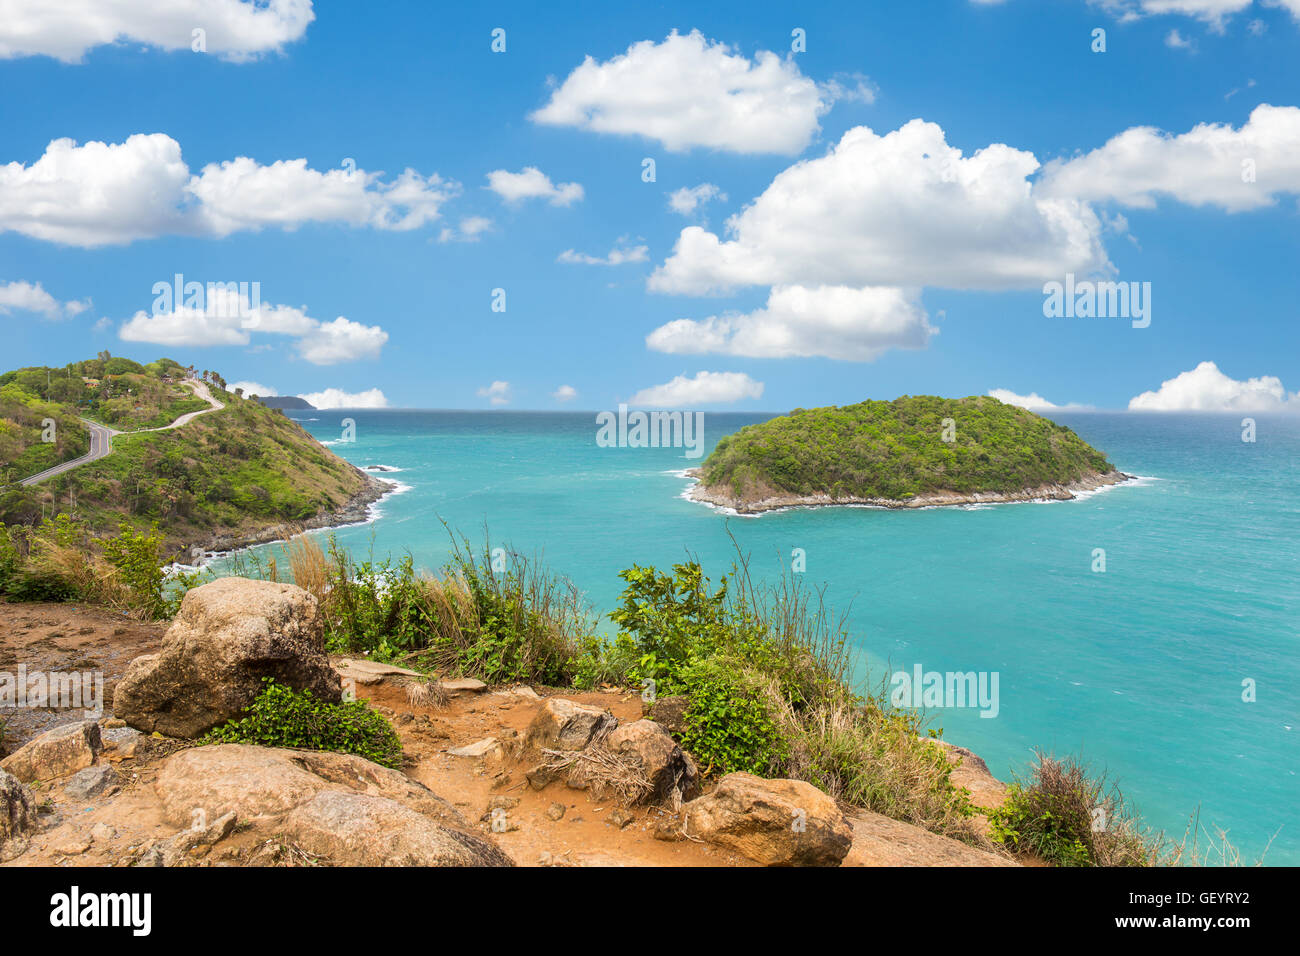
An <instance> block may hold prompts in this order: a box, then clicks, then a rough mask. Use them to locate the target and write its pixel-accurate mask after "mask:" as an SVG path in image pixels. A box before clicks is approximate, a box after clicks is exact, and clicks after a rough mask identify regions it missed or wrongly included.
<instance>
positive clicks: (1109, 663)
mask: <svg viewBox="0 0 1300 956" xmlns="http://www.w3.org/2000/svg"><path fill="white" fill-rule="evenodd" d="M299 414H300V415H302V416H303V419H305V420H303V425H304V427H305V428H307V429H308V430H309V431H310V432H311V433H312V434H313V435H315V436H316V437H317V438H319V439H321V440H322V441H327V442H330V443H331V446H332V448H333V449H334V450H335V451H336V452H338V453H339V454H341V455H343V456H344V457H346V458H347V459H348V460H350V461H352V462H354V463H355V464H357V465H359V466H361V467H366V466H371V465H383V466H387V467H389V468H393V469H397V470H395V471H392V472H388V473H381V477H386V478H388V479H390V480H395V481H399V482H400V486H399V487H400V488H401V491H400V493H398V494H394V495H391V496H389V497H388V498H386V499H385V500H384V501H383V502H382V503H381V504H380V505H379V507H378V515H377V517H376V518H375V520H374V521H372V522H371V523H370V524H367V525H359V526H353V527H349V528H343V529H339V530H337V531H336V532H335V533H336V534H337V536H338V539H339V541H340V542H341V543H343V544H344V545H345V546H347V547H349V548H350V549H352V550H353V551H354V553H358V554H365V553H366V552H368V551H369V550H370V549H372V548H373V550H374V552H375V554H376V555H378V556H384V555H388V554H392V555H395V556H396V555H400V554H402V553H404V552H408V551H409V552H410V553H411V554H412V555H413V556H414V558H415V561H416V563H417V565H419V566H423V567H428V568H431V569H436V568H438V567H440V566H441V565H442V564H443V562H444V561H445V560H446V557H447V554H448V550H449V547H448V537H447V533H446V531H445V530H444V528H443V526H442V524H441V521H446V522H447V523H448V524H449V525H450V526H451V527H452V528H454V529H456V530H457V531H459V532H461V533H463V534H465V535H467V536H468V537H469V538H470V540H471V541H472V542H474V543H475V544H476V545H480V544H481V543H482V540H483V534H484V529H485V528H487V529H488V530H490V532H491V536H492V542H493V545H494V546H495V545H507V546H509V547H511V548H513V549H515V550H518V551H521V552H524V553H527V554H530V555H531V554H538V555H541V556H542V557H544V559H545V560H546V562H547V564H548V565H549V566H550V567H551V568H553V569H554V570H556V571H559V572H561V573H563V574H565V575H567V576H568V577H569V578H571V579H572V580H573V581H575V582H576V583H577V584H578V585H579V586H580V587H581V588H582V589H583V590H584V591H585V592H586V594H587V596H588V598H589V599H590V601H591V602H592V604H593V605H594V606H595V607H596V608H597V609H599V610H602V611H608V610H609V609H610V608H611V607H612V606H613V604H614V603H615V600H616V598H617V596H618V594H619V592H620V590H621V587H620V585H621V583H622V582H621V581H620V580H619V579H618V577H617V576H616V575H617V572H618V571H619V570H620V569H622V568H625V567H628V566H630V565H632V564H633V563H638V564H642V565H646V564H654V565H657V566H659V567H661V568H662V567H667V566H668V565H670V564H672V563H673V562H677V561H680V560H683V559H685V558H687V557H688V556H697V557H698V558H699V559H700V560H701V561H702V562H703V563H704V565H705V567H706V570H707V571H708V572H709V573H710V574H711V576H713V577H714V578H715V579H716V577H717V575H719V574H721V573H724V572H725V571H726V570H727V569H728V568H729V567H730V565H731V562H732V561H733V559H734V557H735V550H734V546H733V544H732V542H731V539H730V537H729V535H728V531H730V533H731V534H733V535H734V536H735V538H736V540H737V541H738V542H739V543H740V545H741V547H742V548H743V549H744V550H745V551H746V552H748V553H749V554H750V555H751V558H752V562H753V565H752V566H753V570H754V572H755V573H757V574H759V575H763V574H773V575H775V574H776V573H779V569H780V567H781V562H782V561H785V562H788V561H789V560H790V555H791V553H792V549H795V548H801V549H803V552H804V554H805V560H806V571H805V574H806V577H807V579H808V582H809V583H811V584H816V585H818V586H824V587H825V589H826V597H827V601H828V603H829V604H831V605H832V606H834V607H836V608H848V609H849V612H850V613H849V623H850V626H851V630H852V634H853V638H852V640H853V643H854V645H855V648H856V649H857V650H858V651H859V652H860V659H859V674H860V676H861V677H863V678H865V679H867V680H869V681H870V682H872V683H873V684H875V683H878V682H879V681H880V680H881V679H882V678H883V677H887V676H888V675H889V674H890V673H892V672H895V671H899V670H904V671H907V672H909V673H910V672H911V671H912V670H913V668H914V667H915V666H916V665H918V664H919V665H921V666H922V668H923V669H924V670H925V671H939V672H948V671H955V672H968V671H975V672H986V673H989V674H992V673H994V672H996V673H997V675H998V690H999V693H998V712H997V715H996V716H995V717H981V716H980V711H979V710H978V709H975V708H970V707H946V708H932V709H929V711H928V712H929V714H930V715H931V717H932V722H933V725H934V726H941V727H942V728H943V729H944V736H945V738H946V739H949V740H951V741H953V742H955V743H958V744H961V745H963V746H966V747H969V748H971V749H972V750H974V751H976V752H977V753H979V754H980V755H981V756H983V757H984V759H985V760H986V761H987V762H988V764H989V767H990V768H991V769H992V771H993V772H994V773H995V774H996V775H997V776H999V777H1001V778H1002V779H1010V778H1011V777H1012V775H1013V774H1014V773H1018V772H1019V773H1023V772H1025V771H1026V770H1027V768H1028V765H1029V761H1030V759H1031V758H1032V755H1033V750H1034V748H1035V747H1041V748H1045V749H1047V750H1049V751H1054V752H1056V753H1058V754H1066V753H1073V754H1081V755H1082V756H1083V757H1084V758H1085V760H1087V761H1088V762H1090V763H1091V764H1092V765H1094V766H1095V767H1098V768H1104V769H1106V770H1107V771H1108V773H1109V774H1110V775H1111V776H1112V777H1113V778H1115V779H1117V780H1118V781H1119V783H1120V785H1121V786H1122V788H1123V790H1124V792H1125V794H1126V795H1127V796H1128V797H1129V798H1130V799H1131V800H1133V801H1134V802H1135V803H1136V805H1137V806H1138V808H1139V809H1140V811H1141V812H1142V814H1143V816H1144V818H1145V819H1146V820H1147V821H1148V822H1149V823H1151V824H1153V825H1155V826H1157V827H1160V828H1163V829H1165V830H1167V831H1169V832H1170V833H1171V834H1172V835H1174V836H1175V837H1178V838H1181V836H1182V834H1183V833H1184V830H1185V828H1186V826H1187V822H1188V819H1189V817H1190V815H1191V814H1192V813H1193V812H1195V811H1197V810H1198V809H1199V812H1200V821H1201V824H1202V826H1204V827H1207V828H1209V827H1220V828H1222V829H1224V830H1226V831H1227V832H1228V835H1229V839H1230V840H1231V841H1232V842H1233V843H1234V844H1235V845H1236V846H1237V847H1238V848H1239V849H1240V850H1241V851H1242V855H1243V858H1244V859H1246V860H1248V861H1253V860H1254V859H1255V858H1257V857H1258V856H1259V855H1260V854H1261V853H1263V852H1264V849H1265V846H1266V845H1267V844H1268V843H1269V841H1270V840H1272V845H1271V848H1270V849H1269V850H1268V852H1267V855H1266V856H1265V857H1264V861H1265V863H1271V864H1300V809H1298V808H1300V799H1298V798H1300V777H1298V776H1297V766H1298V764H1300V760H1298V759H1297V758H1300V703H1298V701H1300V637H1298V636H1297V634H1298V631H1300V613H1298V612H1300V498H1298V497H1297V494H1296V476H1297V475H1298V474H1300V419H1298V418H1295V417H1267V416H1256V419H1257V436H1256V438H1257V440H1256V441H1255V442H1253V443H1248V442H1243V441H1242V427H1241V416H1240V415H1236V416H1225V415H1134V414H1103V413H1089V414H1057V415H1054V416H1053V417H1054V418H1055V419H1056V420H1058V421H1059V422H1061V423H1062V424H1065V425H1068V426H1070V427H1071V428H1073V429H1074V430H1075V431H1077V432H1078V433H1079V434H1080V435H1081V436H1082V437H1083V438H1084V439H1085V440H1086V441H1088V442H1090V443H1091V444H1093V445H1095V446H1096V447H1098V448H1099V449H1101V450H1103V451H1104V452H1105V453H1106V454H1107V455H1108V456H1109V457H1110V459H1111V460H1112V461H1113V462H1114V463H1115V464H1116V465H1117V466H1118V467H1119V468H1120V469H1121V470H1123V471H1125V472H1128V473H1130V474H1135V475H1139V476H1142V480H1141V481H1138V482H1134V483H1129V484H1126V485H1123V486H1120V487H1117V488H1113V489H1110V490H1107V491H1103V492H1101V493H1097V494H1094V495H1092V496H1090V497H1086V498H1082V499H1079V500H1075V501H1070V502H1052V503H1031V504H1010V505H991V506H979V507H972V508H956V509H954V508H944V509H928V510H918V511H906V512H900V511H886V510H880V509H868V508H821V509H793V510H789V511H783V512H779V513H772V514H768V515H764V516H762V517H758V518H743V517H736V516H729V515H727V514H725V513H722V512H720V511H717V510H714V509H710V508H708V507H706V506H704V505H700V504H696V503H692V502H689V501H687V500H684V499H683V498H682V497H681V495H682V492H683V491H684V489H685V488H686V486H687V481H686V479H684V478H683V477H681V471H682V469H684V468H687V467H690V466H691V465H692V464H695V463H696V462H695V461H694V460H690V459H687V458H686V457H685V453H684V451H683V450H682V449H650V448H646V449H634V448H601V447H598V446H597V444H596V431H597V429H596V425H595V418H594V413H542V412H537V413H524V412H439V411H401V410H383V411H366V410H351V411H321V412H309V413H305V414H303V413H299ZM766 417H768V416H766V415H743V414H710V415H707V416H706V420H705V438H706V441H705V449H706V453H707V450H708V449H709V448H711V447H712V445H713V444H714V443H715V442H716V441H717V439H718V438H720V437H721V436H723V435H725V434H728V433H729V432H732V431H734V430H736V429H737V428H739V427H741V426H742V425H744V424H748V423H750V422H755V421H760V420H762V419H764V418H766ZM343 418H352V419H354V420H355V422H356V440H355V441H354V442H350V443H346V442H338V441H337V439H338V438H339V437H340V435H341V431H342V427H341V420H342V419H343ZM1095 549H1104V552H1105V571H1104V572H1099V571H1096V570H1094V567H1095V566H1096V558H1095ZM1248 686H1253V689H1254V700H1253V701H1247V700H1245V699H1243V696H1250V695H1249V694H1247V689H1248Z"/></svg>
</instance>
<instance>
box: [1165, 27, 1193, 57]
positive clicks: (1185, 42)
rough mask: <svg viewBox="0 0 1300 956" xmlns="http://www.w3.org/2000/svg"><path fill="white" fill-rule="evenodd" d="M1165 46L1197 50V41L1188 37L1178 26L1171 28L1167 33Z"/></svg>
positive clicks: (1175, 48) (1174, 48)
mask: <svg viewBox="0 0 1300 956" xmlns="http://www.w3.org/2000/svg"><path fill="white" fill-rule="evenodd" d="M1165 46H1167V47H1169V48H1170V49H1173V50H1189V51H1193V52H1194V51H1195V50H1196V41H1195V40H1191V39H1188V38H1187V37H1185V36H1183V35H1182V33H1180V32H1179V30H1178V28H1177V27H1175V28H1174V29H1172V30H1170V31H1169V32H1168V33H1167V34H1165Z"/></svg>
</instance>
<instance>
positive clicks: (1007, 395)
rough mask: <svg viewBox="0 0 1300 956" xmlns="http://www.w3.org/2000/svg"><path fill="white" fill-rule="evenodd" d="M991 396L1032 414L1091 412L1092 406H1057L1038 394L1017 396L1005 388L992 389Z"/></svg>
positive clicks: (990, 390) (1031, 393)
mask: <svg viewBox="0 0 1300 956" xmlns="http://www.w3.org/2000/svg"><path fill="white" fill-rule="evenodd" d="M989 395H991V396H992V397H993V398H996V399H997V400H998V401H999V402H1003V403H1005V404H1007V405H1019V406H1020V407H1021V408H1027V409H1029V410H1030V411H1031V412H1051V411H1056V412H1071V411H1091V410H1092V406H1090V405H1075V404H1069V405H1057V404H1055V403H1054V402H1049V401H1048V400H1047V399H1045V398H1043V396H1041V395H1039V394H1038V393H1037V392H1030V393H1029V394H1028V395H1017V394H1016V393H1015V392H1013V391H1011V390H1009V389H1005V388H990V389H989Z"/></svg>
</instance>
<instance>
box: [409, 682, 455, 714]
mask: <svg viewBox="0 0 1300 956" xmlns="http://www.w3.org/2000/svg"><path fill="white" fill-rule="evenodd" d="M401 686H402V687H403V688H404V689H405V691H406V702H407V703H408V704H410V705H411V706H412V707H432V708H434V709H436V710H441V709H442V708H444V707H446V706H447V702H448V701H449V700H451V695H450V694H448V693H447V691H446V690H444V689H443V686H442V684H441V683H439V682H438V681H436V680H416V679H415V678H410V679H409V680H405V681H402V682H401Z"/></svg>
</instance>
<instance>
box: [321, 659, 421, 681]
mask: <svg viewBox="0 0 1300 956" xmlns="http://www.w3.org/2000/svg"><path fill="white" fill-rule="evenodd" d="M334 669H335V670H336V671H338V674H339V677H340V678H341V679H342V680H351V681H352V683H354V684H362V685H369V684H382V683H383V682H384V681H386V680H390V679H392V678H400V677H411V678H418V679H420V680H423V679H424V675H423V674H421V673H420V672H419V671H413V670H410V669H409V668H406V667H398V666H397V665H396V664H381V663H380V662H379V661H368V660H364V659H362V658H359V657H341V658H339V659H338V660H336V661H335V662H334Z"/></svg>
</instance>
